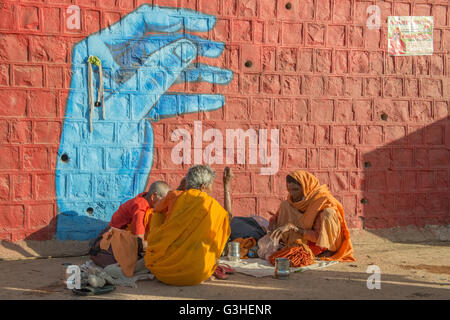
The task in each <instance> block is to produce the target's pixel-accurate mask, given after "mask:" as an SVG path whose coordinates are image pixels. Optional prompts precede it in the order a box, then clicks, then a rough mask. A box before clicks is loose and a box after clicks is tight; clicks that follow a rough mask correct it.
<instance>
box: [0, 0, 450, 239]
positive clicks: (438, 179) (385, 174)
mask: <svg viewBox="0 0 450 320" xmlns="http://www.w3.org/2000/svg"><path fill="white" fill-rule="evenodd" d="M288 2H289V3H290V4H291V6H290V9H288V8H287V6H286V4H287V3H288ZM143 3H153V4H157V5H162V6H181V7H185V8H190V9H193V10H199V11H201V12H204V13H207V14H212V15H215V16H216V17H217V23H216V26H215V28H214V29H213V30H212V31H211V32H209V33H208V35H207V37H208V38H210V39H212V40H215V41H223V42H225V43H226V49H225V53H224V54H223V55H222V56H221V57H220V58H218V59H216V60H215V59H210V60H211V61H207V63H211V64H214V65H216V66H220V67H223V68H228V69H231V70H232V71H233V72H234V79H233V81H232V82H231V83H230V84H229V85H227V86H216V85H210V84H207V83H189V84H187V85H186V86H181V88H182V90H184V91H186V92H188V93H195V92H203V93H222V94H224V95H225V99H226V100H225V101H226V103H225V106H224V108H223V109H220V110H217V111H214V112H209V113H200V114H191V115H184V116H180V117H178V118H171V119H165V120H162V121H160V122H158V123H156V124H155V125H154V126H153V130H154V132H155V161H154V163H153V167H152V172H151V177H150V179H149V183H150V182H152V181H153V180H155V179H167V181H169V183H170V185H171V186H172V187H174V188H175V187H176V186H177V185H178V182H179V180H180V179H181V177H182V176H183V175H184V173H185V172H186V169H187V168H188V167H189V166H188V165H175V164H173V163H172V162H171V160H170V152H171V148H172V147H173V145H174V143H173V142H171V141H170V136H171V134H172V132H173V130H175V129H177V128H188V130H189V131H192V127H193V121H194V120H202V121H203V125H204V130H206V129H205V127H208V128H213V127H214V128H218V129H219V130H221V131H222V133H223V134H224V136H225V130H226V129H227V128H242V129H244V130H246V129H248V128H254V129H255V130H256V129H259V128H260V127H261V128H262V127H264V128H277V129H279V130H280V168H279V171H278V173H277V174H276V175H274V176H261V175H260V174H259V167H258V166H256V165H253V164H249V163H248V162H247V163H246V164H235V165H233V169H234V171H235V172H236V180H235V181H234V185H233V190H232V195H233V213H234V214H236V215H245V216H246V215H250V214H258V215H261V216H264V217H266V218H268V217H269V216H270V215H271V214H273V213H275V212H276V210H277V206H278V203H279V201H280V200H282V199H284V198H285V197H286V194H287V193H286V189H285V183H284V176H285V175H286V174H287V173H289V172H290V171H291V170H295V169H297V168H302V169H307V170H310V171H311V172H313V173H314V174H316V175H317V177H318V178H319V180H320V182H321V183H326V184H327V185H328V186H329V187H330V189H331V190H332V192H333V194H334V195H335V196H336V198H338V199H340V200H341V201H342V203H343V205H344V209H345V211H346V219H347V223H348V224H349V226H350V227H352V228H387V227H394V226H403V225H408V224H414V225H417V226H423V225H425V224H427V223H428V222H430V221H448V216H449V214H450V208H449V206H450V204H449V197H448V195H449V194H450V151H449V147H450V124H449V118H448V117H449V110H450V102H449V91H448V90H449V83H450V82H449V77H450V54H449V50H450V11H449V10H450V9H449V8H450V5H449V3H448V1H446V0H442V1H441V0H436V1H413V0H402V1H389V0H387V1H356V0H289V1H288V0H286V1H281V0H277V1H275V0H273V1H248V0H178V1H177V0H153V1H150V0H148V1H145V0H138V1H132V0H107V1H104V0H97V1H96V0H83V1H81V0H79V1H66V0H60V1H58V0H45V1H44V0H42V1H8V0H5V1H1V2H0V8H1V10H0V154H1V157H0V237H1V239H0V240H8V241H15V240H20V239H24V238H27V239H38V240H45V239H50V238H52V236H53V235H54V232H55V228H56V226H55V218H56V217H57V206H56V195H55V186H54V184H55V173H54V172H55V163H56V157H57V150H58V147H59V143H60V138H61V128H62V125H63V120H64V113H65V105H66V101H67V96H68V93H69V91H70V79H71V77H73V76H80V74H81V73H82V71H79V70H78V71H77V70H75V71H73V70H72V66H71V62H72V58H73V57H72V56H73V52H72V48H73V46H74V45H75V44H76V43H78V42H79V41H80V40H82V39H83V38H85V37H87V36H88V35H89V34H91V33H93V32H96V31H98V30H99V29H100V28H105V27H108V26H109V25H111V24H112V23H114V22H116V21H118V20H119V19H120V17H123V16H124V15H126V14H127V13H129V12H131V11H133V10H134V9H135V8H136V6H139V5H141V4H143ZM373 3H376V4H377V5H379V6H380V8H381V14H382V17H381V18H382V19H381V21H382V25H381V29H380V30H369V29H367V27H366V24H365V23H366V19H367V18H368V17H367V15H366V8H367V6H369V5H371V4H373ZM72 4H76V5H78V6H80V8H81V29H80V30H73V29H72V30H71V29H68V27H67V24H66V19H67V18H68V17H67V15H68V14H67V11H66V10H67V7H68V6H70V5H72ZM389 15H433V16H434V21H435V26H434V28H435V30H434V50H435V51H434V55H433V56H431V57H430V56H421V57H390V56H388V55H387V53H386V45H387V40H386V34H387V16H389ZM247 61H251V62H252V64H251V66H248V65H247V64H246V62H247ZM178 89H180V87H179V86H177V90H178ZM124 101H128V102H124V105H125V106H126V107H127V108H131V107H130V105H129V103H130V100H127V99H125V100H124ZM131 112H132V111H131V109H129V113H128V114H129V115H130V116H131ZM108 125H110V126H111V128H110V129H111V132H114V133H115V134H116V135H117V136H115V137H114V135H112V136H113V137H114V138H111V140H105V141H102V143H104V145H105V147H104V148H103V149H101V150H102V151H99V152H100V153H98V154H97V153H93V152H90V151H89V150H82V148H81V149H80V150H78V152H77V153H74V156H73V158H72V159H71V161H72V162H73V164H74V165H76V166H80V167H82V168H83V169H86V170H87V171H88V172H89V170H91V173H93V172H95V170H96V168H94V167H95V166H92V165H91V164H92V163H98V162H97V161H95V162H94V160H95V159H97V158H98V159H100V160H99V166H100V167H101V168H114V166H118V165H119V163H120V162H121V161H128V160H127V159H128V158H129V157H133V152H132V150H131V151H130V152H129V153H127V152H125V153H124V154H123V155H122V157H120V156H117V152H116V153H113V152H110V151H111V150H112V149H111V148H114V144H115V141H119V142H120V143H122V144H127V143H134V142H135V140H136V141H138V140H139V139H141V135H140V133H139V132H137V133H136V135H135V136H133V135H132V134H130V132H129V131H127V130H128V129H127V128H126V127H122V126H120V125H115V126H114V124H113V123H110V124H108V123H105V126H108ZM74 130H80V131H79V134H80V139H81V138H82V137H84V135H85V134H86V133H85V132H83V131H82V129H81V127H76V123H74ZM105 130H106V129H105ZM125 133H127V134H125ZM105 139H106V138H105ZM92 159H94V160H92ZM247 160H248V159H247ZM102 161H103V162H102ZM212 166H213V167H214V168H216V169H217V170H218V179H217V180H218V181H217V183H216V189H215V191H214V194H213V196H215V197H216V198H217V199H218V200H219V201H222V199H223V194H222V191H221V190H220V188H221V186H222V184H221V181H220V180H221V174H222V170H223V167H224V165H221V164H217V165H212ZM86 177H87V187H86V190H84V189H83V190H78V191H79V192H81V191H83V192H84V193H83V194H79V195H78V196H80V197H102V196H105V195H104V194H102V193H101V190H97V189H98V188H94V187H92V186H94V185H95V186H97V185H98V186H100V183H101V181H100V180H101V179H100V176H98V177H97V178H96V179H94V178H92V177H93V176H91V175H90V174H87V176H86ZM124 178H126V177H124ZM104 179H106V180H105V181H107V179H108V178H107V177H104ZM93 180H95V182H94V181H93ZM134 191H136V190H134ZM67 192H69V191H67ZM132 192H133V191H132ZM132 195H133V194H132V193H131V194H130V196H132ZM109 196H111V197H113V195H111V194H110V195H109ZM363 199H366V200H367V203H366V201H362V200H363ZM111 201H112V202H114V199H111ZM117 205H118V204H114V206H117ZM114 206H112V207H111V208H114ZM111 210H112V209H111ZM80 228H82V227H81V226H80Z"/></svg>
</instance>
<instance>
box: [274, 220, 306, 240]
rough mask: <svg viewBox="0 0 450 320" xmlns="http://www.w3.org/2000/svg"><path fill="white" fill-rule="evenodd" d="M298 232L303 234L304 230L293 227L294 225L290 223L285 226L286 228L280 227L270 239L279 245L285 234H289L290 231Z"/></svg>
mask: <svg viewBox="0 0 450 320" xmlns="http://www.w3.org/2000/svg"><path fill="white" fill-rule="evenodd" d="M291 230H292V231H296V232H301V233H303V230H302V229H300V228H297V227H296V226H295V225H293V224H292V223H288V224H285V225H284V226H281V227H278V228H277V229H275V230H274V231H273V232H272V233H271V235H270V238H271V239H272V240H273V241H274V242H275V243H278V242H279V241H280V239H281V237H282V236H283V234H284V233H285V232H288V231H291Z"/></svg>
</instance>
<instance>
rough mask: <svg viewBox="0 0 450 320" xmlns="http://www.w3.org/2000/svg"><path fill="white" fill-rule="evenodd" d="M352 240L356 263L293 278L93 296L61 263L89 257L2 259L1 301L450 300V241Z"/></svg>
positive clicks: (364, 236)
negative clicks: (372, 268) (74, 289)
mask: <svg viewBox="0 0 450 320" xmlns="http://www.w3.org/2000/svg"><path fill="white" fill-rule="evenodd" d="M353 243H354V247H355V252H356V254H355V255H356V259H357V261H356V262H354V263H340V264H337V265H333V266H330V267H327V268H324V269H319V270H313V271H306V272H304V273H296V274H291V276H290V279H289V280H277V279H273V278H270V277H268V278H253V277H250V276H246V275H242V274H234V275H230V277H229V279H228V280H225V281H224V280H212V281H211V280H210V281H206V282H205V283H203V284H201V285H198V286H193V287H172V286H167V285H165V284H163V283H161V282H159V281H158V280H152V281H140V282H138V288H137V289H131V288H123V287H118V288H117V289H116V290H115V291H114V292H113V293H110V294H106V295H101V296H94V297H78V296H74V295H73V294H72V293H71V291H69V290H67V289H65V288H64V285H63V283H62V278H63V274H64V270H65V267H64V266H63V265H62V264H64V263H71V264H82V263H84V262H85V261H86V259H87V257H85V256H80V257H66V258H50V259H30V258H28V259H25V260H15V261H0V274H1V275H2V276H1V277H0V299H20V300H23V299H155V300H159V299H165V300H167V299H219V300H221V299H252V300H253V299H254V300H258V299H282V300H286V299H388V300H392V299H447V300H448V299H450V242H443V241H427V242H422V243H394V242H392V241H390V240H387V239H386V238H381V237H378V236H375V235H373V234H369V233H363V232H360V233H358V234H354V235H353ZM1 257H2V258H3V259H5V253H4V251H3V255H2V256H1ZM6 258H7V257H6ZM371 264H375V265H377V266H379V267H380V269H381V289H380V290H376V289H374V290H369V289H367V286H366V282H367V278H368V277H369V276H370V274H368V273H366V270H367V267H368V266H369V265H371Z"/></svg>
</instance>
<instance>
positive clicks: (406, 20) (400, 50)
mask: <svg viewBox="0 0 450 320" xmlns="http://www.w3.org/2000/svg"><path fill="white" fill-rule="evenodd" d="M388 54H389V55H393V56H423V55H432V54H433V17H432V16H430V17H428V16H402V17H398V16H390V17H388Z"/></svg>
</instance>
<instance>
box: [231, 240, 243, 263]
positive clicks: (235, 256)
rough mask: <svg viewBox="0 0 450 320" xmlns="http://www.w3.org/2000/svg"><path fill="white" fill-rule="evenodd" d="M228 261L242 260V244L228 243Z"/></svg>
mask: <svg viewBox="0 0 450 320" xmlns="http://www.w3.org/2000/svg"><path fill="white" fill-rule="evenodd" d="M228 260H230V261H240V260H241V244H240V243H239V242H236V241H232V242H230V243H228Z"/></svg>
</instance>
